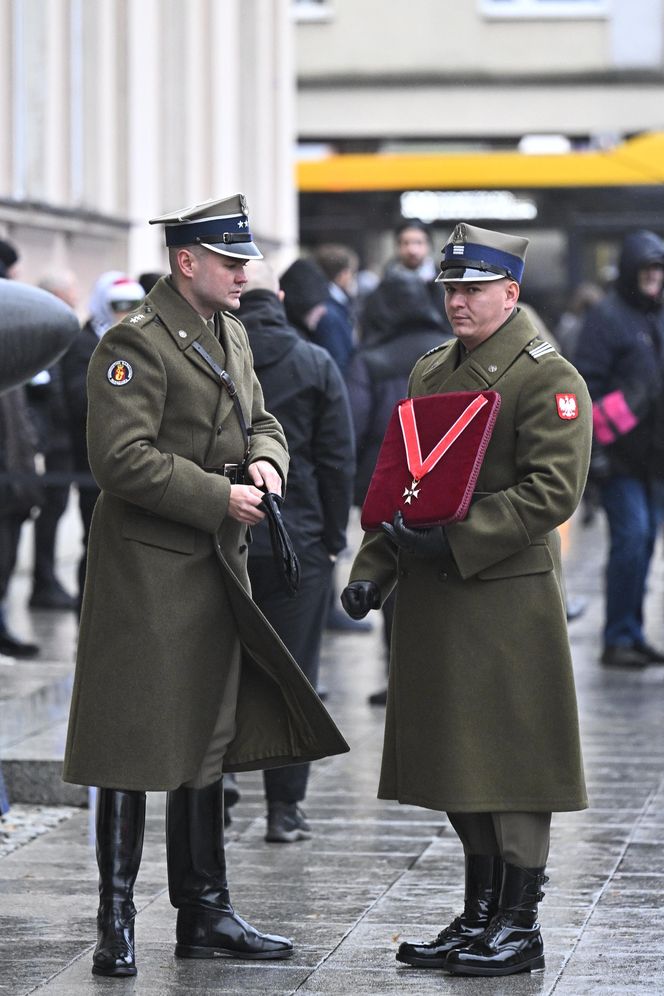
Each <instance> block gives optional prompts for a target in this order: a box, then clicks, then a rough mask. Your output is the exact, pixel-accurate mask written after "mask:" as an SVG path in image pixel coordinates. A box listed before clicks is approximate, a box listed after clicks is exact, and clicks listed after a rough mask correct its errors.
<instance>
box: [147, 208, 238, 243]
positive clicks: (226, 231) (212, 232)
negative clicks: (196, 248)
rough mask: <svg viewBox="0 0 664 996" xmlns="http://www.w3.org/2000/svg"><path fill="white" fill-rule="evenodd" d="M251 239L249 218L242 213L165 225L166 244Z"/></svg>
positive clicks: (233, 241)
mask: <svg viewBox="0 0 664 996" xmlns="http://www.w3.org/2000/svg"><path fill="white" fill-rule="evenodd" d="M251 241H252V236H251V233H250V231H249V219H248V218H247V216H246V215H244V214H237V215H231V216H229V217H227V218H204V219H202V220H201V221H190V222H179V223H178V224H176V225H168V224H167V225H166V245H167V246H190V245H195V244H196V243H199V244H200V243H205V242H209V243H210V244H211V245H217V244H225V245H231V244H233V243H235V242H251Z"/></svg>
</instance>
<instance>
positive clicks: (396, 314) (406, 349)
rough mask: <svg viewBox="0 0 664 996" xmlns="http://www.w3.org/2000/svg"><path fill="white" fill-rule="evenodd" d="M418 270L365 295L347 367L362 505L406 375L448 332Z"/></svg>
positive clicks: (388, 618) (378, 699) (388, 612)
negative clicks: (356, 340)
mask: <svg viewBox="0 0 664 996" xmlns="http://www.w3.org/2000/svg"><path fill="white" fill-rule="evenodd" d="M445 328H446V324H445V323H443V320H442V318H441V315H440V313H439V312H438V311H437V310H436V308H435V307H434V305H433V304H432V301H431V296H430V294H429V291H428V289H427V287H426V285H425V283H424V282H423V281H422V280H421V279H420V278H419V277H417V276H416V275H414V274H408V273H401V272H393V273H392V274H391V275H389V276H387V277H385V278H384V279H383V280H382V281H381V283H380V284H379V285H378V287H377V288H376V290H375V291H374V292H373V293H372V294H370V295H369V297H368V298H367V300H366V304H365V308H364V311H363V316H362V337H361V345H360V347H359V348H358V349H357V351H356V353H355V354H354V356H353V358H352V360H351V361H350V364H349V366H348V370H347V371H346V385H347V387H348V394H349V397H350V403H351V411H352V412H353V424H354V426H355V437H356V446H357V473H356V475H355V486H354V496H353V500H354V503H355V504H356V505H358V506H362V504H363V503H364V499H365V496H366V493H367V489H368V487H369V482H370V481H371V475H372V474H373V470H374V467H375V465H376V458H377V456H378V451H379V449H380V445H381V443H382V441H383V436H384V434H385V430H386V428H387V423H388V422H389V419H390V415H391V414H392V409H393V408H394V406H395V404H396V403H397V401H399V400H400V399H401V398H405V397H406V395H407V394H408V377H409V375H410V372H411V370H412V369H413V367H414V366H415V363H416V362H417V360H418V359H419V358H420V356H423V355H424V353H426V352H428V351H429V350H430V349H433V348H434V347H435V346H439V345H440V344H441V343H442V342H444V341H445V340H446V339H449V338H450V334H449V333H447V332H446V330H445ZM382 613H383V626H384V634H385V642H386V645H387V659H389V645H390V633H391V630H392V618H393V615H394V595H391V596H390V597H389V598H388V599H386V601H385V603H384V604H383V607H382ZM386 700H387V689H386V688H384V689H380V690H379V691H377V692H373V693H372V694H371V695H370V696H369V703H370V704H371V705H385V702H386Z"/></svg>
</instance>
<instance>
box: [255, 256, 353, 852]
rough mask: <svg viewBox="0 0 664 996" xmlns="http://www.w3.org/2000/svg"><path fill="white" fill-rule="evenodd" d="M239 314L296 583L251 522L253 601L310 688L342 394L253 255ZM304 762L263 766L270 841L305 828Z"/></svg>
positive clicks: (323, 354) (331, 540)
mask: <svg viewBox="0 0 664 996" xmlns="http://www.w3.org/2000/svg"><path fill="white" fill-rule="evenodd" d="M246 273H247V276H248V278H249V280H248V283H247V285H246V287H245V289H244V291H243V292H242V299H241V302H240V309H239V311H238V313H237V314H238V317H239V318H240V320H241V322H242V323H243V325H244V327H245V328H246V330H247V333H248V335H249V343H250V345H251V350H252V353H253V356H254V367H255V370H256V375H257V376H258V379H259V381H260V384H261V387H262V389H263V394H264V395H265V404H266V406H267V407H268V408H269V410H270V411H271V412H272V413H273V414H274V416H275V417H276V418H277V419H278V420H279V422H281V424H282V426H283V428H284V431H285V433H286V438H287V441H288V450H289V453H290V468H289V472H288V490H287V492H286V500H285V502H284V505H283V509H282V516H283V520H284V524H285V526H286V529H287V530H288V533H289V535H290V537H291V540H292V543H293V546H294V548H295V552H296V553H297V556H298V558H299V561H300V571H301V579H300V587H299V590H298V593H297V595H296V596H295V597H294V598H293V597H291V596H290V595H289V594H288V592H287V591H286V590H285V588H284V586H283V581H282V578H281V575H280V572H279V570H278V569H277V566H276V564H275V562H274V559H273V557H272V549H271V545H270V538H269V532H268V528H267V525H266V523H261V524H260V525H259V526H257V527H254V528H253V529H252V536H253V541H252V543H251V545H250V547H249V577H250V580H251V587H252V594H253V598H254V601H255V602H256V604H257V605H258V606H259V607H260V609H261V610H262V612H263V613H264V614H265V616H266V617H267V618H268V620H269V621H270V623H271V624H272V626H273V627H274V628H275V630H276V631H277V633H278V634H279V636H280V637H281V639H282V640H283V641H284V643H285V644H286V646H287V647H288V649H289V650H290V652H291V653H292V654H293V656H294V657H295V659H296V661H297V662H298V664H299V665H300V667H301V668H302V670H303V671H304V673H305V674H306V676H307V678H308V679H309V681H310V682H311V684H312V685H313V686H314V687H316V682H317V677H318V665H319V655H320V644H321V636H322V630H323V626H324V623H325V611H326V607H327V604H328V600H329V592H330V585H331V582H332V572H333V566H334V562H335V560H336V558H337V555H338V554H339V553H340V551H341V550H343V549H344V547H345V545H346V526H347V522H348V514H349V511H350V505H351V497H352V486H353V479H354V475H355V450H354V442H353V426H352V420H351V414H350V409H349V405H348V396H347V393H346V389H345V386H344V383H343V380H342V377H341V374H340V373H339V370H338V369H337V366H336V364H335V362H334V360H333V359H332V357H331V356H330V354H329V353H328V352H327V350H325V349H322V348H321V347H319V346H316V345H314V344H313V343H310V342H306V341H304V340H303V339H302V338H301V336H300V335H299V334H298V332H297V331H296V330H295V329H294V328H292V327H291V326H290V325H289V323H288V319H287V318H286V312H285V310H284V306H283V304H282V303H281V300H280V298H279V284H278V282H277V279H276V277H275V275H274V273H273V272H272V270H271V268H270V267H269V265H268V264H267V263H263V262H253V261H252V262H250V263H249V264H248V266H247V270H246ZM308 775H309V765H308V764H301V765H291V766H289V767H287V768H271V769H269V770H266V771H265V772H264V775H263V777H264V782H265V796H266V801H267V833H266V838H265V839H266V840H268V841H273V842H279V843H290V842H293V841H296V840H303V839H306V838H307V837H309V836H310V827H309V824H308V823H307V821H306V818H305V817H304V815H303V813H302V810H301V809H300V805H299V804H300V803H301V802H302V801H303V800H304V797H305V794H306V786H307V779H308Z"/></svg>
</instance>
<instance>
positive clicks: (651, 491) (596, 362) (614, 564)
mask: <svg viewBox="0 0 664 996" xmlns="http://www.w3.org/2000/svg"><path fill="white" fill-rule="evenodd" d="M663 288H664V241H663V240H662V239H661V238H660V237H659V236H658V235H656V234H655V233H654V232H648V231H639V232H633V233H632V234H630V235H628V236H627V237H626V238H625V240H624V242H623V246H622V251H621V255H620V262H619V269H618V278H617V280H616V282H615V285H614V286H613V287H612V288H611V290H610V291H609V292H608V293H607V295H606V297H605V298H604V299H603V300H602V301H601V302H600V303H599V304H598V305H597V306H596V307H595V308H593V309H592V310H591V311H590V312H589V313H588V315H587V317H586V320H585V322H584V325H583V328H582V329H581V332H580V335H579V339H578V343H577V347H576V351H575V353H574V357H573V361H574V363H575V364H576V366H577V368H578V370H579V371H580V373H581V374H582V376H583V377H584V378H585V380H586V383H587V385H588V390H589V391H590V395H591V397H592V399H593V402H595V403H596V405H595V406H597V403H598V402H600V401H601V402H602V405H603V406H604V408H605V410H608V409H607V408H606V406H607V404H611V403H613V404H615V403H616V401H617V403H618V405H619V409H616V412H617V417H618V419H619V420H620V421H621V422H622V426H621V427H619V429H620V428H622V429H623V430H625V431H624V432H623V433H622V434H620V432H618V433H617V434H616V438H615V441H613V442H612V443H610V444H608V445H606V446H603V447H601V448H597V447H596V456H595V458H594V459H593V462H592V464H591V471H592V468H593V467H594V468H600V471H601V476H600V478H599V479H598V481H597V483H598V486H599V491H600V499H601V503H602V505H603V507H604V510H605V512H606V515H607V518H608V524H609V535H610V550H609V558H608V563H607V568H606V619H605V625H604V649H603V652H602V657H601V661H602V663H603V664H605V665H609V666H611V665H614V666H619V667H645V666H646V665H648V664H663V663H664V653H662V652H660V651H659V650H657V649H655V648H653V647H651V646H650V645H649V644H648V643H647V642H646V640H645V636H644V632H643V600H644V597H645V591H646V579H647V576H648V570H649V567H650V560H651V557H652V553H653V549H654V544H655V539H656V535H657V530H658V527H659V524H660V522H661V516H662V507H661V506H662V502H661V481H662V478H664V453H663V452H662V447H663V445H664V443H663V432H662V430H663V429H664V424H663V422H662V408H663V403H662V395H663V391H664V307H663V304H662V293H663ZM607 395H609V396H610V399H609V400H607ZM620 413H622V416H624V418H622V419H621V417H620ZM614 415H615V413H614Z"/></svg>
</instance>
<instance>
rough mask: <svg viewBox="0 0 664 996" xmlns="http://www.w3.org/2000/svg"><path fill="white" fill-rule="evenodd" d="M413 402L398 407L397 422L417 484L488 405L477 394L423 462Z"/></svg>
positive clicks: (410, 468) (486, 400) (409, 466)
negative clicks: (399, 425) (398, 422)
mask: <svg viewBox="0 0 664 996" xmlns="http://www.w3.org/2000/svg"><path fill="white" fill-rule="evenodd" d="M413 401H414V399H413V398H409V399H408V401H406V402H404V404H403V405H400V406H399V421H400V422H401V432H402V434H403V441H404V446H405V447H406V460H407V463H408V470H409V471H410V472H411V474H412V475H413V481H414V482H417V481H421V480H422V478H423V477H424V475H425V474H428V473H429V471H430V470H433V468H434V467H435V466H436V464H437V463H438V461H439V460H440V459H441V457H442V456H444V455H445V453H447V451H448V450H449V448H450V446H451V445H452V443H454V442H455V441H456V440H457V439H458V438H459V436H460V435H461V433H462V432H463V430H464V429H465V428H466V427H467V426H468V425H470V423H471V422H472V420H473V419H474V418H475V416H476V415H477V413H478V412H479V411H481V409H482V408H484V406H485V405H486V404H488V399H487V398H485V397H483V396H482V395H481V394H479V395H478V396H477V397H476V398H475V399H474V400H473V401H471V403H470V404H469V405H468V407H467V408H466V409H465V410H464V411H462V412H461V414H460V415H459V417H458V419H457V420H456V422H455V423H454V425H452V426H451V427H450V428H449V429H448V430H447V432H446V433H445V435H444V436H443V437H442V439H439V440H438V442H437V443H436V445H435V446H434V448H433V449H432V450H431V453H429V455H428V457H426V459H425V460H423V459H422V451H421V449H420V437H419V434H418V432H417V422H416V421H415V409H414V404H413Z"/></svg>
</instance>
